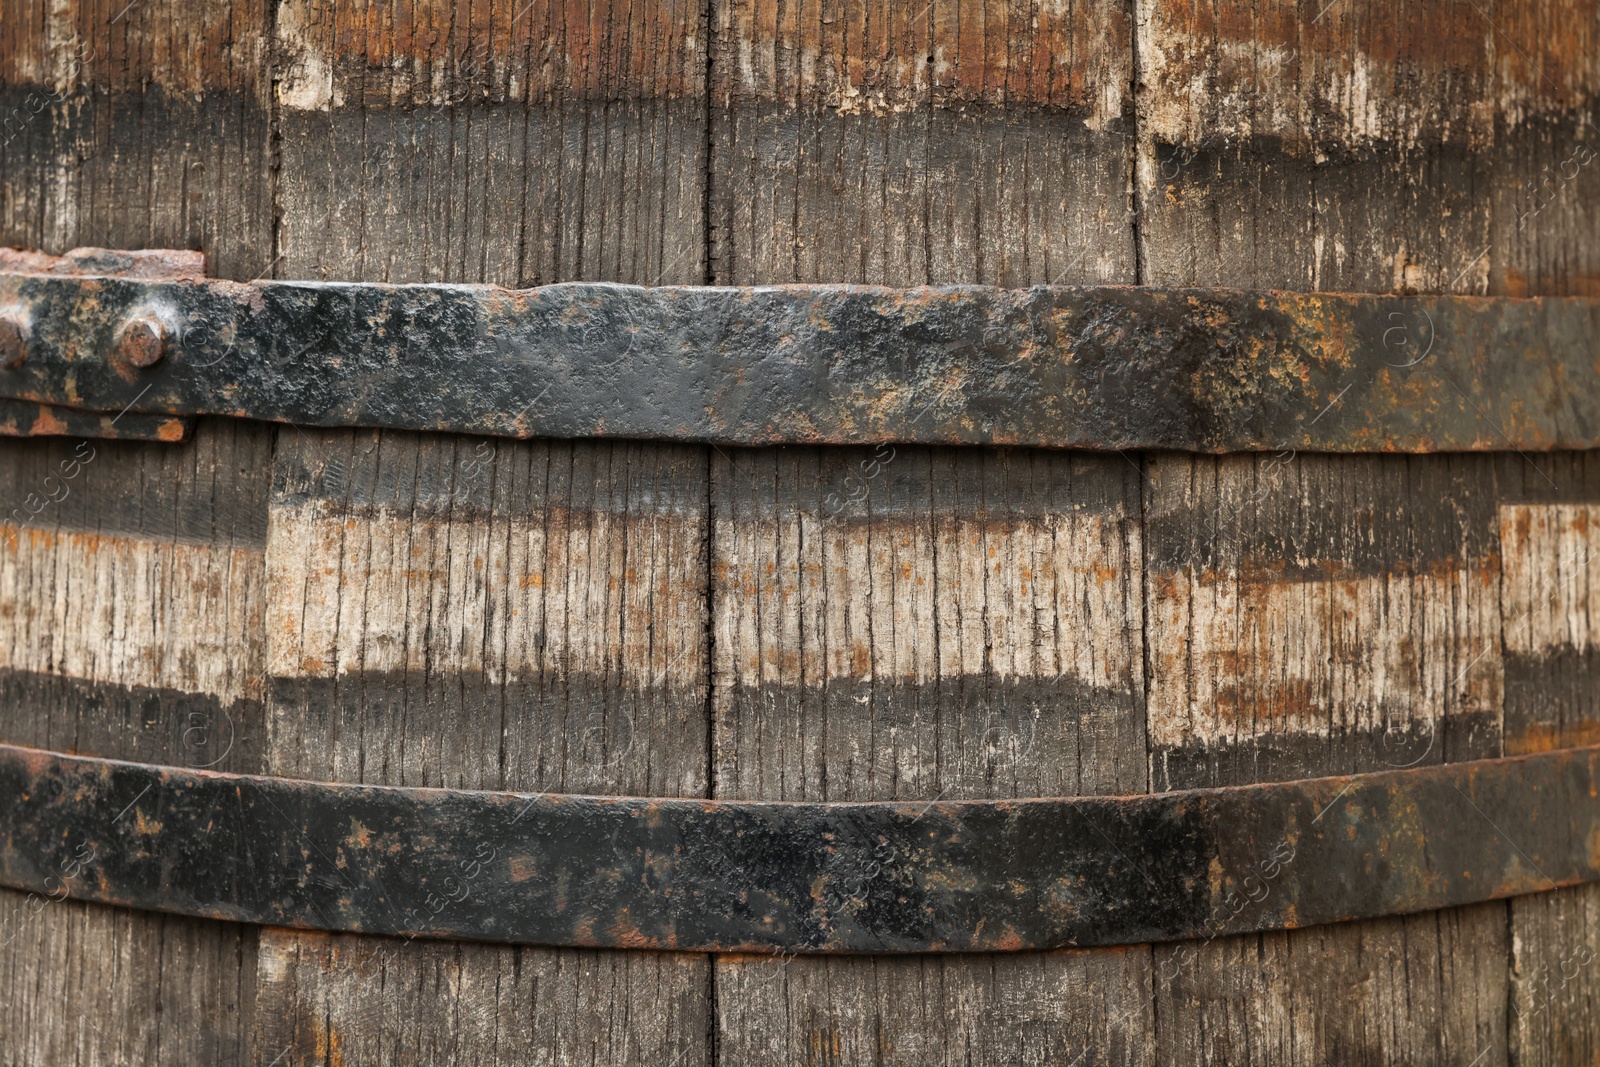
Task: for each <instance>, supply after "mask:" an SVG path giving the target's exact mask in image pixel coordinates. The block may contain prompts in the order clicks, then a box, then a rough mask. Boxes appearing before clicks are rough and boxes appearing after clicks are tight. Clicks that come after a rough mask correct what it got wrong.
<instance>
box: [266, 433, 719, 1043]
mask: <svg viewBox="0 0 1600 1067" xmlns="http://www.w3.org/2000/svg"><path fill="white" fill-rule="evenodd" d="M705 478H706V470H705V461H704V453H703V452H702V451H701V450H699V449H692V448H673V447H669V446H645V445H630V444H626V443H617V444H600V445H594V444H558V443H544V442H539V443H525V442H517V443H513V442H505V441H501V442H487V441H478V440H469V439H465V438H451V437H434V436H427V437H424V436H417V435H406V434H394V433H381V432H344V431H331V432H317V433H315V434H310V433H307V434H306V435H305V436H301V434H300V433H299V432H298V431H296V430H294V429H292V428H291V429H286V430H283V431H281V432H280V434H279V442H278V451H277V456H276V459H275V475H274V484H273V496H272V506H271V523H270V527H269V532H268V563H267V573H268V587H269V590H270V591H271V602H272V610H271V612H270V614H269V616H268V619H267V622H266V632H267V634H268V646H269V647H268V662H269V666H270V673H271V690H270V693H269V703H270V724H269V729H268V744H267V765H268V768H269V772H270V773H274V774H283V775H290V776H295V777H305V778H314V779H323V780H338V781H357V782H370V783H381V784H387V785H419V786H421V785H435V786H447V787H452V788H463V789H516V790H529V791H533V790H550V791H560V792H579V793H619V794H635V795H659V796H679V795H687V796H702V795H705V793H706V791H707V781H708V775H707V771H708V768H707V754H706V737H707V732H708V728H707V723H706V721H705V709H706V667H707V664H706V650H705V622H704V619H705V612H706V586H705V581H706V572H705V558H706V546H705V538H706V510H705V502H706V498H707V487H706V482H705ZM260 958H261V961H262V962H261V981H260V999H259V1002H258V1012H257V1020H258V1028H257V1031H256V1034H257V1036H256V1047H257V1050H258V1058H264V1059H267V1060H270V1058H271V1057H270V1055H266V1053H270V1052H275V1051H276V1050H280V1049H283V1048H289V1049H290V1050H291V1053H290V1058H291V1060H292V1061H294V1062H300V1061H301V1060H303V1059H315V1058H326V1057H330V1056H334V1055H335V1052H334V1051H331V1050H341V1051H339V1052H338V1053H337V1054H338V1055H343V1056H345V1057H346V1058H347V1062H383V1061H386V1060H389V1059H391V1058H392V1057H393V1056H395V1055H396V1052H395V1049H396V1048H397V1047H400V1046H404V1047H406V1048H407V1049H408V1054H415V1055H417V1056H420V1057H422V1058H421V1060H419V1062H429V1063H440V1064H442V1063H476V1062H483V1061H485V1060H488V1061H494V1060H495V1058H496V1057H509V1058H511V1059H521V1058H523V1057H532V1058H534V1059H535V1060H538V1061H541V1062H542V1061H547V1060H548V1061H553V1062H569V1061H570V1060H571V1059H572V1058H573V1057H576V1056H579V1055H580V1053H581V1054H582V1055H598V1056H599V1057H600V1060H601V1061H602V1062H614V1063H660V1062H675V1061H679V1060H682V1062H699V1061H700V1060H702V1059H703V1058H704V1057H705V1055H706V1049H705V1041H706V1019H707V1014H706V1013H707V998H706V993H707V981H708V975H707V964H706V961H705V958H704V957H702V956H693V955H670V956H669V955H663V956H646V955H639V954H633V953H597V952H578V951H569V950H553V949H535V948H528V949H518V948H510V947H487V946H482V947H480V946H460V945H452V944H440V943H423V942H409V941H407V940H406V939H401V938H392V939H384V938H361V937H337V938H331V937H328V936H325V935H316V934H305V933H299V932H293V931H287V930H267V931H264V932H263V934H262V941H261V957H260ZM381 1018H389V1019H393V1020H395V1022H394V1024H393V1028H391V1027H390V1026H387V1025H384V1026H378V1025H374V1020H376V1019H381ZM596 1019H610V1020H612V1022H611V1023H609V1024H608V1025H606V1026H603V1027H602V1026H597V1025H596V1023H595V1020H596ZM417 1034H427V1035H428V1036H427V1038H426V1039H425V1041H424V1045H423V1046H422V1047H421V1048H417V1047H415V1046H416V1037H415V1035H417ZM396 1042H399V1045H397V1044H396Z"/></svg>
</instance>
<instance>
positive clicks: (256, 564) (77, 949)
mask: <svg viewBox="0 0 1600 1067" xmlns="http://www.w3.org/2000/svg"><path fill="white" fill-rule="evenodd" d="M270 455H271V431H270V430H269V429H267V428H265V427H259V426H248V425H243V424H234V425H225V424H218V423H209V422H208V423H203V424H202V425H201V426H200V427H199V428H198V431H197V433H196V436H195V440H194V441H193V443H192V444H190V445H188V446H185V447H184V448H182V449H175V450H167V451H163V450H160V449H156V450H151V449H148V448H145V447H142V446H139V445H129V444H122V443H118V442H110V441H97V442H93V443H83V442H75V441H71V440H67V441H43V440H40V441H29V442H11V443H8V444H7V446H6V447H5V449H4V450H3V452H0V500H5V501H7V502H11V501H15V503H16V505H17V506H19V507H20V508H21V509H22V512H21V519H22V521H18V516H17V515H15V514H11V512H10V507H9V506H8V508H7V517H8V518H10V519H11V520H12V521H10V522H3V523H0V732H3V735H4V737H5V738H6V740H8V741H11V742H14V743H20V744H29V745H36V746H40V747H46V748H53V749H58V750H70V751H74V752H81V753H85V754H91V755H99V756H107V757H113V758H122V759H135V760H148V761H151V762H163V763H174V764H180V765H186V766H191V767H216V768H220V769H224V770H231V771H240V772H245V773H254V772H258V771H259V770H260V769H261V768H260V755H261V751H262V750H261V737H262V725H263V724H262V718H261V713H262V667H263V661H262V651H263V648H262V646H263V629H262V621H263V618H262V616H263V591H264V590H263V587H264V581H263V579H264V577H265V574H264V568H263V563H264V549H265V539H266V503H267V496H266V489H267V482H266V479H265V477H264V475H265V473H266V471H267V467H268V463H269V458H270ZM46 498H54V499H53V500H52V501H51V502H49V503H47V504H46V505H45V506H44V507H43V508H42V509H41V510H40V511H39V513H38V514H37V515H31V514H29V512H31V511H32V509H33V507H34V506H37V504H38V503H39V502H40V501H44V500H45V499H46ZM30 501H31V502H30ZM129 799H130V801H132V800H134V799H136V798H132V797H130V798H129ZM136 810H137V807H136V806H135V811H136ZM126 817H127V818H130V819H132V818H137V817H138V816H137V814H135V813H134V812H133V811H130V812H129V814H128V815H127V816H126ZM91 836H92V834H86V835H85V840H83V841H67V842H62V844H61V848H60V849H59V855H56V856H53V857H47V858H45V863H46V866H53V867H54V868H55V870H56V871H57V872H58V876H59V877H58V881H57V883H56V885H61V884H62V883H63V882H65V883H66V884H68V885H70V883H71V882H72V881H73V880H75V879H92V878H94V877H95V863H94V852H95V846H94V844H93V843H92V841H90V840H89V838H90V837H91ZM255 940H256V938H255V931H254V929H251V928H247V927H240V926H236V925H233V924H228V923H211V922H205V921H200V920H186V919H180V918H176V917H173V916H163V915H155V914H149V913H138V912H123V911H120V910H115V909H107V908H96V907H89V906H85V905H81V904H78V903H75V902H71V901H58V900H52V899H51V898H50V896H49V895H38V894H32V893H20V892H13V891H10V890H6V891H0V985H4V987H5V988H7V989H8V990H10V991H11V993H10V995H8V996H7V997H5V998H4V1004H5V1006H4V1008H3V1009H0V1048H4V1049H5V1050H6V1052H5V1059H6V1062H7V1063H17V1064H29V1065H32V1064H54V1063H85V1064H96V1063H115V1064H122V1063H127V1064H132V1063H146V1062H168V1061H179V1062H202V1061H203V1062H217V1063H225V1062H240V1061H242V1060H243V1059H244V1058H245V1057H246V1055H247V1048H248V1035H249V1025H250V1024H249V1011H250V1008H251V1006H252V1003H253V987H254V983H255Z"/></svg>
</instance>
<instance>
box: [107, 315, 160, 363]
mask: <svg viewBox="0 0 1600 1067" xmlns="http://www.w3.org/2000/svg"><path fill="white" fill-rule="evenodd" d="M166 353H167V328H166V327H165V326H164V325H162V324H161V322H160V321H159V320H157V319H154V318H151V317H150V316H148V315H138V316H135V317H133V318H131V319H129V320H128V321H127V322H124V323H123V324H122V326H121V327H120V328H119V329H118V330H117V336H116V340H115V341H114V342H113V351H112V355H113V357H114V358H115V359H116V360H117V362H119V363H122V364H125V365H127V366H129V367H149V366H152V365H153V364H155V363H157V362H159V361H160V359H161V357H162V356H164V355H166Z"/></svg>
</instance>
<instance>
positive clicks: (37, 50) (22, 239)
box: [0, 0, 272, 280]
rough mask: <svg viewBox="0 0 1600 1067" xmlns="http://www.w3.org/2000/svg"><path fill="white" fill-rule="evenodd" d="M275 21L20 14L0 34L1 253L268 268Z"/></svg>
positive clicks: (160, 6)
mask: <svg viewBox="0 0 1600 1067" xmlns="http://www.w3.org/2000/svg"><path fill="white" fill-rule="evenodd" d="M271 11H272V5H271V3H270V2H269V0H249V2H246V3H240V4H233V3H223V2H220V0H218V2H206V3H199V4H190V3H183V2H181V0H141V2H139V3H135V4H128V3H127V0H87V2H82V3H76V2H75V3H67V4H46V3H34V2H29V0H17V2H15V3H8V4H7V5H6V16H5V18H4V19H0V124H3V126H4V133H3V136H0V169H3V171H4V173H5V175H6V181H5V182H4V183H0V243H6V244H16V245H20V246H23V247H31V248H39V249H43V250H45V251H48V252H55V253H60V252H65V251H67V250H69V249H71V248H75V247H78V246H81V245H100V246H107V247H115V248H194V249H200V250H203V251H204V252H205V253H206V255H207V267H208V270H209V271H210V273H211V274H212V275H213V276H216V277H224V278H237V279H241V280H247V279H250V278H253V277H256V276H257V275H259V274H261V273H262V272H263V271H264V270H266V269H267V268H268V267H269V266H270V265H271V260H272V251H271V247H272V194H271V173H270V126H271V115H270V107H269V99H270V85H271V78H272V72H271V68H270V66H269V65H268V55H267V42H268V40H269V39H270V34H269V27H270V22H271Z"/></svg>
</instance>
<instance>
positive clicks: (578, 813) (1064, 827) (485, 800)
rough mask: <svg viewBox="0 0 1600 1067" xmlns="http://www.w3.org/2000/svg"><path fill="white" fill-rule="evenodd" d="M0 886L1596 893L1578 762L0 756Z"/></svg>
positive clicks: (531, 939) (580, 921)
mask: <svg viewBox="0 0 1600 1067" xmlns="http://www.w3.org/2000/svg"><path fill="white" fill-rule="evenodd" d="M0 798H3V804H0V884H3V885H6V886H10V887H13V888H17V889H24V890H29V891H31V892H33V893H36V894H40V895H56V896H71V897H75V898H78V899H82V900H93V901H101V902H105V903H111V904H123V905H129V906H132V907H137V908H149V909H155V910H159V911H169V912H176V913H179V914H184V915H198V916H209V917H214V918H221V919H233V920H242V921H246V922H253V923H267V924H273V925H285V926H299V927H308V928H313V929H321V930H351V931H362V932H367V933H380V934H407V935H415V936H424V937H443V938H460V939H469V940H484V941H503V942H515V943H526V944H540V945H572V946H591V947H593V946H598V947H605V948H655V949H681V950H694V951H761V952H785V953H789V952H794V953H801V952H807V953H811V952H934V951H1008V950H1018V949H1050V948H1057V947H1061V946H1070V945H1111V944H1123V943H1137V942H1146V941H1161V940H1169V939H1177V938H1208V937H1213V936H1217V935H1221V934H1232V933H1241V932H1246V931H1254V930H1265V929H1279V928H1285V927H1296V926H1309V925H1313V924H1317V923H1326V922H1335V921H1339V920H1345V919H1358V918H1371V917H1376V916H1383V915H1392V914H1400V913H1406V912H1416V911H1424V910H1430V909H1434V908H1443V907H1450V906H1455V905H1461V904H1468V903H1473V902H1476V901H1483V900H1490V899H1495V898H1500V897H1507V896H1513V895H1516V894H1521V893H1530V892H1536V891H1541V890H1547V889H1551V888H1554V887H1556V886H1559V885H1572V884H1576V883H1580V882H1586V881H1593V880H1596V879H1600V866H1597V865H1600V849H1597V848H1596V847H1595V842H1596V841H1600V799H1597V798H1600V747H1593V748H1577V749H1567V750H1563V751H1559V752H1552V753H1548V754H1544V755H1537V756H1525V757H1517V758H1507V759H1496V760H1483V761H1479V762H1473V763H1458V764H1449V765H1445V766H1436V767H1425V768H1414V769H1408V770H1400V771H1388V772H1382V773H1374V774H1361V775H1354V776H1351V777H1343V778H1318V779H1309V780H1305V781H1297V782H1282V783H1273V784H1266V785H1256V786H1243V787H1235V788H1223V789H1208V790H1197V791H1190V792H1175V793H1164V794H1156V795H1150V796H1136V797H1078V798H1070V799H1057V800H1018V801H993V802H989V801H961V802H954V803H947V802H935V803H870V804H782V803H757V802H745V801H703V800H678V799H671V800H668V799H639V798H601V797H581V796H559V795H551V794H540V795H527V794H512V793H490V792H470V791H458V790H437V789H401V788H387V787H374V786H355V785H340V784H330V783H322V782H303V781H295V780H290V779H281V778H261V777H250V776H242V775H229V774H214V773H209V772H204V771H193V770H188V769H182V768H175V767H154V766H148V765H145V764H136V763H123V762H118V761H114V760H103V759H85V758H80V757H74V756H66V755H60V754H57V753H51V752H43V751H39V750H35V749H28V748H20V747H16V746H11V745H0Z"/></svg>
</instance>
